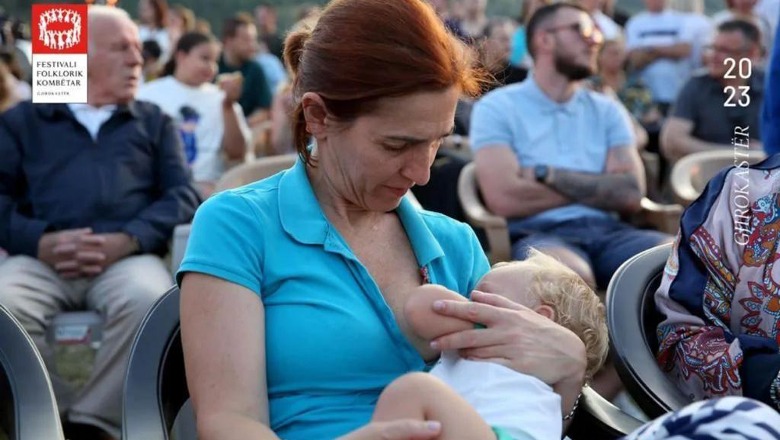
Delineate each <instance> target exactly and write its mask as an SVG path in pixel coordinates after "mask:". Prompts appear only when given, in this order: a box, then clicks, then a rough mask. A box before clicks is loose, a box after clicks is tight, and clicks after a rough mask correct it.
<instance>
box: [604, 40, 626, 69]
mask: <svg viewBox="0 0 780 440" xmlns="http://www.w3.org/2000/svg"><path fill="white" fill-rule="evenodd" d="M625 61H626V51H625V48H624V47H623V44H622V43H619V42H615V41H612V42H608V43H605V44H604V47H603V48H602V49H601V54H599V70H601V71H606V72H616V71H619V70H622V69H623V64H624V63H625Z"/></svg>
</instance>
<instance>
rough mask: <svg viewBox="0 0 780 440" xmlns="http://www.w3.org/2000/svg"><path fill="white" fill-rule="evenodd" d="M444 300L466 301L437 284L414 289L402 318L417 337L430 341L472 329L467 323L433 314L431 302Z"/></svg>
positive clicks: (472, 326) (471, 325) (472, 325)
mask: <svg viewBox="0 0 780 440" xmlns="http://www.w3.org/2000/svg"><path fill="white" fill-rule="evenodd" d="M444 299H446V300H455V301H468V299H466V298H464V297H463V296H461V295H458V294H457V293H455V292H453V291H451V290H449V289H447V288H446V287H444V286H440V285H437V284H425V285H423V286H420V287H417V288H415V289H414V291H413V292H412V294H411V295H410V296H409V298H408V299H407V300H406V303H405V304H404V317H405V318H406V322H408V323H409V325H410V326H411V327H412V329H413V330H414V332H415V333H416V334H417V335H418V336H419V337H421V338H423V339H425V340H427V341H430V340H433V339H436V338H438V337H439V336H444V335H448V334H450V333H455V332H459V331H463V330H468V329H471V328H474V324H473V323H471V322H469V321H464V320H462V319H458V318H451V317H449V316H442V315H439V314H438V313H436V312H434V311H433V302H434V301H437V300H444Z"/></svg>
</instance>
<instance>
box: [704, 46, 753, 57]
mask: <svg viewBox="0 0 780 440" xmlns="http://www.w3.org/2000/svg"><path fill="white" fill-rule="evenodd" d="M704 50H705V51H707V52H710V53H719V54H723V55H726V56H727V57H731V58H737V57H739V56H740V55H742V54H744V53H746V52H747V49H745V48H741V49H729V48H728V47H723V46H715V45H712V44H710V45H707V46H704Z"/></svg>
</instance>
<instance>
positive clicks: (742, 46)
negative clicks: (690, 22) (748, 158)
mask: <svg viewBox="0 0 780 440" xmlns="http://www.w3.org/2000/svg"><path fill="white" fill-rule="evenodd" d="M759 35H760V33H759V30H758V28H757V27H756V26H755V25H754V24H752V23H750V22H747V21H742V20H730V21H725V22H723V23H721V24H720V25H719V26H718V30H717V33H716V34H715V37H714V39H713V40H712V45H711V46H709V47H708V49H707V51H706V53H705V59H706V66H707V71H706V72H704V73H702V74H699V75H695V76H694V77H692V78H691V79H689V80H688V82H687V83H686V84H685V86H684V87H683V89H682V90H681V91H680V95H679V96H678V97H677V102H676V103H675V105H674V108H673V109H672V113H671V116H670V117H669V119H667V121H666V123H665V124H664V127H663V129H662V130H661V151H662V152H663V154H664V156H665V157H666V158H667V159H669V160H670V161H676V160H678V159H680V158H682V157H684V156H686V155H688V154H691V153H696V152H699V151H710V150H716V149H733V148H739V149H745V150H747V149H748V148H753V149H759V150H760V149H761V141H760V139H761V129H762V127H761V126H760V123H759V122H760V120H761V104H762V102H763V100H764V72H763V71H762V70H761V69H760V68H758V67H757V66H756V64H757V63H758V61H759V60H760V59H761V43H760V37H759ZM728 59H731V61H728ZM732 64H733V65H732ZM748 66H752V67H748Z"/></svg>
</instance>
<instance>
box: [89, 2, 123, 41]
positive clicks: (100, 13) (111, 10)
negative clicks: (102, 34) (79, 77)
mask: <svg viewBox="0 0 780 440" xmlns="http://www.w3.org/2000/svg"><path fill="white" fill-rule="evenodd" d="M87 16H88V23H89V24H88V26H89V28H92V24H93V23H96V22H98V21H101V20H107V19H119V20H127V21H129V22H131V23H133V19H132V18H130V14H128V13H127V11H125V10H124V9H122V8H117V7H115V6H106V5H90V6H89V9H87ZM93 35H94V34H93V33H92V32H89V37H88V38H87V51H88V52H92V45H93V40H92V38H93Z"/></svg>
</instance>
